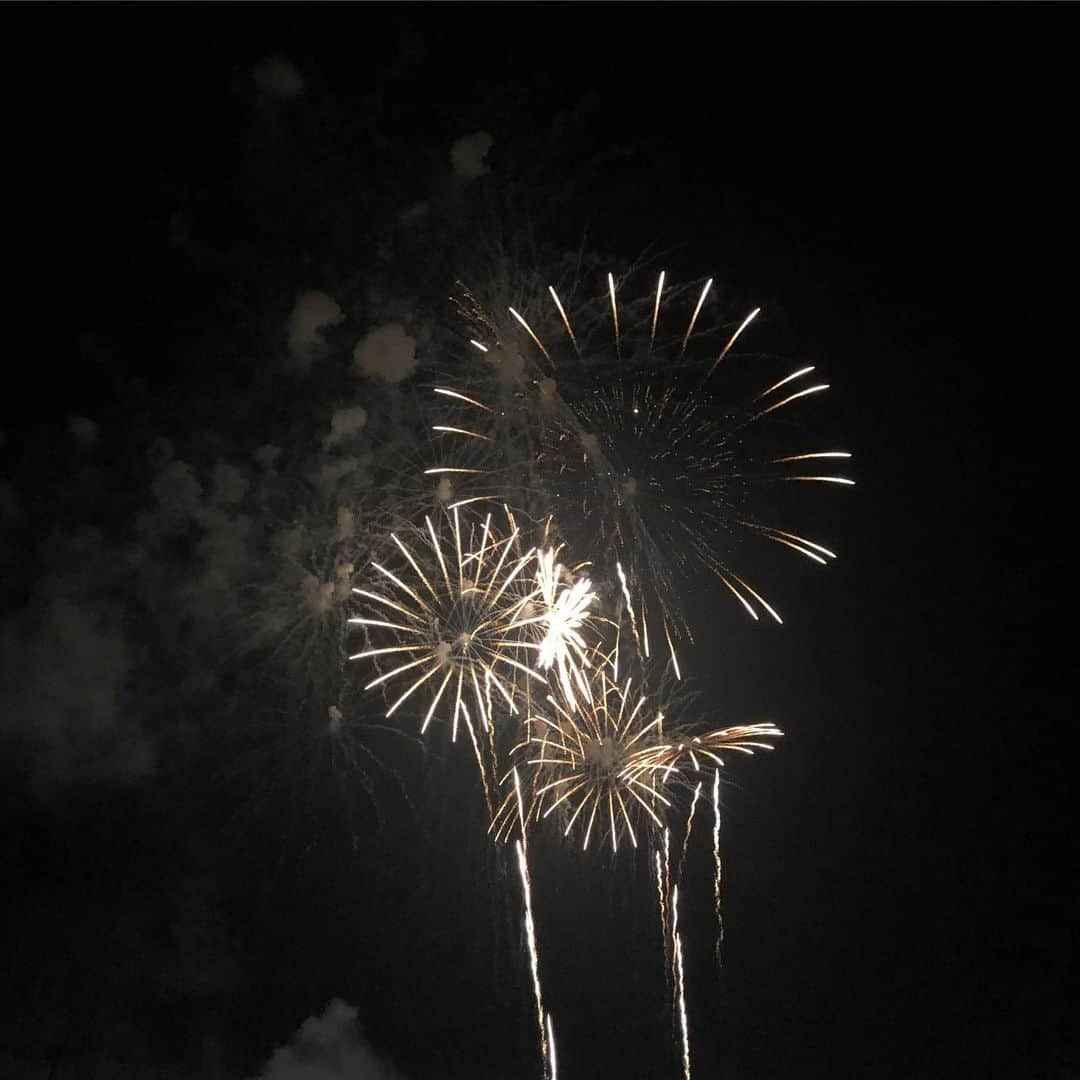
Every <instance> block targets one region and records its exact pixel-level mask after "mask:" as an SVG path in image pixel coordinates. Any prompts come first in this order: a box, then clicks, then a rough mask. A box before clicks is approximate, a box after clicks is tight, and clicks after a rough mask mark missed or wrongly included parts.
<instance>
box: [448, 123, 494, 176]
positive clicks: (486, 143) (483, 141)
mask: <svg viewBox="0 0 1080 1080" xmlns="http://www.w3.org/2000/svg"><path fill="white" fill-rule="evenodd" d="M494 145H495V140H494V138H492V136H490V135H489V134H488V133H487V132H486V131H474V132H473V133H472V134H471V135H462V136H461V138H460V139H457V140H456V141H455V142H454V144H453V145H452V146H451V147H450V164H451V165H453V167H454V172H456V173H457V174H458V176H460V177H463V178H464V179H465V180H475V179H477V177H480V176H484V175H485V174H486V173H489V172H490V171H491V169H490V168H489V167H488V165H487V163H486V162H485V161H484V158H485V157H487V153H488V151H489V150H490V149H491V148H492V146H494Z"/></svg>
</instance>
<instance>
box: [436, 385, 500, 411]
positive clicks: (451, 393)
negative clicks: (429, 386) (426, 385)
mask: <svg viewBox="0 0 1080 1080" xmlns="http://www.w3.org/2000/svg"><path fill="white" fill-rule="evenodd" d="M434 392H435V393H436V394H442V395H443V397H450V398H456V399H457V400H458V401H465V402H467V403H468V404H469V405H475V406H476V407H477V408H478V409H483V410H484V412H492V411H493V410H492V408H491V406H490V405H485V404H484V403H483V402H482V401H477V400H476V398H471V397H468V396H467V395H465V394H462V393H459V392H458V391H457V390H451V389H450V388H449V387H446V386H436V387H435V388H434Z"/></svg>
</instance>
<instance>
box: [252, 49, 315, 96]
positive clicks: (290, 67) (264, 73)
mask: <svg viewBox="0 0 1080 1080" xmlns="http://www.w3.org/2000/svg"><path fill="white" fill-rule="evenodd" d="M251 74H252V76H253V77H254V79H255V86H256V87H257V88H258V90H259V92H260V93H263V94H266V95H267V97H275V98H296V97H299V96H300V95H301V94H302V93H303V92H304V77H303V75H301V74H300V71H299V70H298V68H297V67H296V65H295V64H294V63H292V61H290V60H286V59H285V58H284V57H281V56H267V57H265V58H264V59H262V60H260V61H259V62H258V63H257V64H256V65H255V67H254V68H252V71H251Z"/></svg>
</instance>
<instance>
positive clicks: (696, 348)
mask: <svg viewBox="0 0 1080 1080" xmlns="http://www.w3.org/2000/svg"><path fill="white" fill-rule="evenodd" d="M711 287H712V280H711V279H710V280H709V281H707V282H706V283H705V284H704V286H703V287H702V288H701V289H700V291H699V292H697V293H696V299H694V301H693V306H692V311H691V312H690V314H689V317H688V318H685V320H684V321H679V322H678V323H677V324H675V323H673V322H672V319H671V318H670V317H669V312H668V309H667V308H668V307H675V306H677V304H678V303H679V301H680V298H686V297H687V295H688V294H687V292H686V291H685V290H675V289H672V288H671V287H670V286H666V285H665V275H664V274H663V273H661V274H660V276H659V279H658V281H657V284H656V288H655V291H654V292H652V291H651V292H650V293H649V294H648V296H647V297H645V298H643V299H640V300H638V301H637V302H636V303H630V304H626V303H622V304H621V303H620V300H619V297H618V284H617V282H616V281H615V278H614V277H613V275H611V274H608V275H607V289H606V291H605V296H604V298H603V305H602V307H603V308H606V318H605V319H601V318H599V310H600V309H599V308H598V307H597V305H595V304H594V305H592V306H591V307H590V306H589V305H588V304H583V305H582V315H581V322H580V323H579V321H578V316H577V315H575V316H574V317H573V318H572V317H571V315H570V314H569V313H568V310H567V305H566V304H564V303H563V301H562V300H561V299H560V297H559V294H558V293H557V292H556V290H555V289H554V288H549V289H548V292H547V299H548V306H547V309H546V310H544V309H543V308H541V307H540V305H538V304H534V305H533V309H534V310H533V311H532V312H531V313H530V314H528V315H525V314H522V313H521V312H519V311H518V310H517V309H516V308H510V309H509V311H510V315H511V316H512V319H511V321H510V322H509V323H508V324H503V323H501V321H497V320H495V319H492V318H485V317H484V316H483V313H482V312H479V313H478V312H477V310H476V308H475V302H474V304H473V305H472V306H471V307H470V308H469V309H468V315H469V318H470V325H471V326H472V327H473V328H474V332H475V333H477V334H479V335H480V337H478V338H473V339H472V341H471V345H472V347H473V349H474V350H475V351H476V354H477V355H478V356H480V357H484V358H489V357H490V356H492V355H493V354H508V353H510V352H513V355H514V356H516V357H519V358H520V357H525V359H524V360H522V361H521V362H520V363H515V366H514V371H515V372H516V373H517V377H518V381H519V384H520V385H519V388H518V390H517V399H518V400H519V401H526V400H527V401H528V403H529V408H528V409H527V410H524V409H523V410H522V412H521V413H520V414H519V417H518V422H517V423H516V424H515V435H514V446H513V448H509V447H506V446H504V449H503V452H504V453H507V454H508V455H509V457H510V458H512V457H513V456H514V454H515V453H520V452H521V448H522V447H524V453H526V454H527V455H528V460H527V461H524V462H521V464H520V468H519V470H518V474H517V479H516V480H515V483H517V484H518V491H519V496H520V495H524V497H525V499H526V500H527V501H528V503H529V506H530V509H532V510H533V511H534V512H535V508H536V500H537V499H538V498H540V499H542V500H546V503H545V505H546V506H547V507H550V509H551V510H552V512H553V513H554V515H555V518H556V521H557V522H558V524H559V526H560V528H561V529H562V530H563V531H564V534H565V535H566V536H567V538H568V539H569V541H570V543H571V544H572V546H574V548H575V550H577V551H578V552H579V553H581V554H583V555H585V556H587V557H588V558H589V559H590V561H591V562H592V563H593V564H594V565H596V566H598V567H601V568H602V569H603V570H604V572H605V573H611V572H613V571H614V570H615V569H616V567H617V568H618V573H619V574H620V577H621V578H622V582H623V592H624V597H625V601H626V606H627V608H628V614H629V617H630V619H631V622H632V625H633V628H634V635H635V641H636V643H637V645H638V648H639V651H640V652H641V653H642V655H643V656H645V657H648V656H650V655H651V653H652V651H653V648H652V646H653V644H654V642H651V640H650V625H651V626H652V627H653V628H654V629H653V633H652V637H654V638H655V637H656V636H657V629H656V628H657V627H658V628H659V631H658V632H659V634H660V635H661V636H662V638H663V640H664V643H665V644H666V647H667V649H668V651H669V652H670V654H671V657H672V659H673V661H674V662H675V663H676V665H677V664H678V659H677V655H676V647H675V644H676V641H678V640H679V639H682V638H689V637H690V636H691V634H690V627H689V624H688V621H687V618H686V615H685V612H684V610H683V604H682V603H681V599H680V595H679V590H680V588H681V587H685V583H686V582H687V581H688V580H690V579H691V578H692V577H693V576H694V575H695V574H697V573H698V572H699V571H702V570H705V571H708V572H709V573H711V574H714V575H715V576H716V577H717V578H718V579H719V580H720V581H721V582H722V584H723V586H724V589H725V591H726V592H727V593H729V594H730V595H732V596H733V597H734V598H735V599H736V600H737V601H738V602H739V604H740V605H741V607H742V608H743V609H744V610H745V611H746V612H747V613H748V614H749V615H750V616H751V617H752V618H754V619H755V620H756V619H758V618H759V617H760V615H761V614H762V613H764V614H767V615H769V616H770V617H772V618H773V619H775V620H776V621H777V622H780V621H781V616H780V614H779V613H778V611H777V609H776V608H775V607H774V606H773V605H772V604H771V603H770V602H769V601H768V600H766V599H765V597H764V596H763V595H762V594H761V592H760V591H759V590H758V589H757V588H755V587H754V586H753V585H751V584H750V583H749V582H748V581H747V580H746V578H745V577H744V576H743V575H742V574H740V573H738V572H737V571H736V570H735V569H734V567H733V562H734V558H733V556H734V553H735V551H736V549H737V548H738V547H739V545H740V544H741V542H742V541H743V540H744V539H746V538H748V537H758V538H761V539H764V540H768V541H770V542H772V543H775V544H778V545H781V546H783V547H785V548H787V549H789V550H792V551H795V552H797V553H799V554H801V555H803V556H804V557H806V558H808V559H811V560H812V561H814V562H817V563H819V564H825V563H826V562H827V561H828V560H830V559H833V558H835V555H834V553H833V552H832V551H831V550H830V549H828V548H827V547H825V546H823V545H821V544H819V543H817V542H816V541H813V540H809V539H807V538H806V537H804V536H802V535H801V534H799V533H797V532H793V531H791V530H789V529H785V528H779V527H777V526H775V525H773V524H770V523H768V522H766V521H765V520H763V519H762V518H761V517H760V516H759V514H758V513H757V511H756V509H755V504H756V503H757V502H758V501H759V499H760V497H761V496H762V495H763V494H764V493H765V492H767V491H768V490H770V489H775V486H776V485H778V484H781V485H782V484H787V483H789V482H817V483H825V484H829V485H844V486H846V485H850V484H851V483H852V481H851V480H849V479H848V478H847V477H843V476H836V475H831V474H828V473H826V472H821V471H819V469H818V465H820V464H822V463H828V462H830V461H834V460H839V459H847V458H849V457H850V454H848V453H847V452H846V451H841V450H822V451H806V452H793V453H777V452H776V451H775V449H769V445H770V441H771V438H772V436H773V431H772V430H771V429H770V428H769V421H770V420H772V419H775V418H776V414H778V413H780V412H781V410H786V409H789V408H790V407H791V406H793V405H795V403H797V402H799V401H801V400H802V399H804V398H808V397H810V396H812V395H816V394H819V393H821V392H823V391H825V390H826V389H828V386H827V384H824V383H811V384H810V385H806V380H807V377H808V376H809V375H811V374H812V372H813V370H814V369H813V367H810V366H807V367H803V368H801V369H799V370H797V371H795V372H793V373H791V374H789V375H786V376H784V377H783V378H780V379H778V380H775V381H772V382H771V383H769V384H768V385H766V386H765V388H764V389H763V390H759V391H757V392H751V393H749V394H746V393H742V394H741V395H736V396H735V398H734V399H733V401H734V403H732V401H729V400H728V399H729V397H730V394H729V393H728V392H725V391H724V389H723V387H718V385H717V384H718V378H719V377H718V375H717V374H716V372H717V369H718V368H719V367H720V366H721V363H722V361H724V360H725V358H727V357H728V356H729V353H731V350H732V348H733V346H734V345H735V343H736V342H737V341H738V340H739V339H740V337H741V336H742V334H743V333H744V331H745V330H747V328H748V327H749V325H750V323H751V322H752V321H753V319H754V318H755V317H756V315H757V314H758V311H757V310H754V311H752V312H751V313H750V314H749V315H747V316H746V317H745V318H744V319H742V320H741V322H740V323H739V324H738V326H736V327H735V329H734V331H733V332H731V333H729V334H728V335H727V337H726V339H720V340H718V341H717V343H716V344H715V345H713V344H712V341H713V338H714V335H713V334H711V333H707V332H704V331H702V330H700V324H701V322H702V318H701V316H702V312H703V310H704V308H705V304H706V300H707V298H708V297H709V294H710V291H711ZM665 305H667V307H665ZM515 335H516V336H515ZM721 342H722V343H721ZM704 348H708V349H709V351H708V352H706V353H704V355H699V354H700V353H702V351H703V349H704ZM729 364H730V361H729ZM724 366H725V367H726V366H728V365H724ZM759 385H760V384H759ZM442 392H444V393H446V394H451V393H457V394H458V403H459V404H464V405H465V406H466V407H467V408H469V409H471V410H472V411H473V414H474V415H473V416H472V417H471V420H472V422H473V425H474V426H473V427H472V428H470V429H469V430H470V431H471V432H472V437H478V436H482V437H484V438H487V439H490V440H492V442H494V443H498V442H499V437H498V436H497V435H496V433H495V430H494V427H493V425H492V424H491V423H490V420H491V418H492V417H493V415H494V414H496V413H498V412H501V411H504V410H503V407H502V406H501V405H500V406H496V405H493V404H492V403H491V402H490V401H489V400H485V398H484V396H483V393H482V391H475V392H474V393H472V394H464V393H461V392H460V391H455V390H453V388H449V387H447V388H443V391H442ZM452 426H453V425H445V427H446V428H450V427H452ZM448 433H449V432H448ZM525 433H528V438H526V437H525ZM469 437H470V436H468V435H462V436H460V437H459V438H458V439H457V442H456V443H453V442H452V443H451V446H454V445H456V446H457V447H458V449H459V451H460V453H461V454H462V455H463V456H467V454H468V448H467V447H466V446H465V445H464V440H466V439H467V438H469ZM526 472H527V473H528V477H529V479H528V480H527V481H525V480H523V479H522V477H523V476H524V474H525V473H526ZM499 482H500V474H499V470H498V469H493V470H492V471H491V476H490V479H489V480H488V485H489V486H490V487H491V489H492V492H493V496H492V497H494V493H495V492H496V491H497V489H498V486H499ZM483 486H484V482H483V481H481V482H480V483H479V487H481V488H482V487H483Z"/></svg>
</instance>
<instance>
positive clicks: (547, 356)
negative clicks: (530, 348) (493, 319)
mask: <svg viewBox="0 0 1080 1080" xmlns="http://www.w3.org/2000/svg"><path fill="white" fill-rule="evenodd" d="M509 311H510V314H511V315H513V316H514V318H515V319H517V321H518V322H519V323H521V325H522V326H523V327H525V330H526V332H527V333H528V335H529V337H531V338H532V339H533V341H534V342H535V343H536V347H537V348H538V349H539V350H540V351H541V352H542V353H543V354H544V359H545V360H547V362H548V364H550V365H551V367H552V368H553V369H554V367H555V362H554V361H553V360H552V359H551V353H549V352H548V351H547V349H545V348H544V343H543V342H542V341H541V340H540V339H539V338H538V337H537V336H536V334H535V333H534V331H533V328H532V327H531V326H530V325H529V324H528V323H527V322H526V321H525V318H524V316H522V315H520V314H519V313H518V312H517V311H515V310H514V309H513V308H510V309H509Z"/></svg>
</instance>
